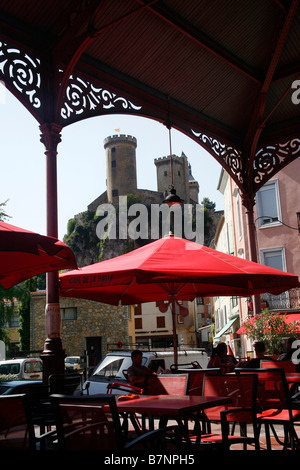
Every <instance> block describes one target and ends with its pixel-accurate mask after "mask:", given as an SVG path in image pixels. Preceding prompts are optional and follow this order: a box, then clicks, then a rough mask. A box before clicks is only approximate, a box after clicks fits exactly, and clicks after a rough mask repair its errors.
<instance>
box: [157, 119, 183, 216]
mask: <svg viewBox="0 0 300 470" xmlns="http://www.w3.org/2000/svg"><path fill="white" fill-rule="evenodd" d="M168 129H169V144H170V168H171V185H170V186H169V188H168V189H169V194H168V196H167V197H166V198H165V199H164V200H163V201H162V202H163V204H167V205H168V206H169V207H170V206H175V205H182V204H183V202H184V201H183V200H182V199H180V197H179V196H178V195H177V194H176V189H175V188H174V182H173V160H172V140H171V127H168Z"/></svg>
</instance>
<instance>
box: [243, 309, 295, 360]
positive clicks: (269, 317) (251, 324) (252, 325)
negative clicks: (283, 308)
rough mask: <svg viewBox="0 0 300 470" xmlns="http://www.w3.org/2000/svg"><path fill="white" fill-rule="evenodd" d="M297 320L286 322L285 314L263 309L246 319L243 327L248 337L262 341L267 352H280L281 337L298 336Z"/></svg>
mask: <svg viewBox="0 0 300 470" xmlns="http://www.w3.org/2000/svg"><path fill="white" fill-rule="evenodd" d="M299 326H300V325H299V322H298V321H295V322H292V323H289V324H288V323H286V321H285V315H280V314H278V313H271V312H269V310H268V309H264V310H263V311H262V312H261V313H259V314H257V315H255V316H254V317H252V318H251V319H249V320H247V321H246V322H245V323H244V324H243V327H244V328H245V333H246V335H247V336H248V338H250V339H252V340H257V341H263V343H264V344H265V346H266V348H267V352H268V353H269V354H278V353H281V352H282V342H283V338H286V337H289V336H294V337H296V338H297V337H298V336H299Z"/></svg>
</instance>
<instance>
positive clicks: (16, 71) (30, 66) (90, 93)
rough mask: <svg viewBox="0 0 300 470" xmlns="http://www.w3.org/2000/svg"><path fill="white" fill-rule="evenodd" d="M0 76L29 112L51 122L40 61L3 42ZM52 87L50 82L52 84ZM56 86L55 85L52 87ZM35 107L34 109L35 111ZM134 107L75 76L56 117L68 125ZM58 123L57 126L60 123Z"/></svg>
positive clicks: (134, 109)
mask: <svg viewBox="0 0 300 470" xmlns="http://www.w3.org/2000/svg"><path fill="white" fill-rule="evenodd" d="M0 77H2V78H3V81H4V82H5V83H7V85H8V86H9V87H10V88H11V90H12V91H13V92H14V94H16V95H17V96H19V97H20V99H21V100H22V101H23V103H25V104H26V106H27V108H28V109H29V110H30V111H33V113H34V114H35V115H38V116H40V118H43V120H45V119H46V121H47V122H48V121H49V122H52V121H53V119H54V117H53V116H48V117H47V116H45V110H47V105H46V99H47V97H46V96H43V92H42V88H43V87H42V84H43V83H42V82H44V83H46V80H47V77H44V76H43V73H42V67H41V62H40V60H39V59H38V58H36V57H31V56H30V55H29V53H26V52H25V51H23V50H20V49H18V48H16V47H15V46H11V45H8V44H7V43H4V42H1V41H0ZM50 86H51V83H50ZM52 86H53V84H52ZM33 108H34V109H33ZM43 108H45V109H43ZM141 109H142V107H141V106H138V105H135V104H134V103H133V102H132V101H129V100H128V99H126V98H125V97H123V96H118V95H117V94H116V93H114V92H112V91H110V90H108V89H107V88H103V87H99V86H96V85H94V84H93V83H91V82H89V81H87V80H85V79H83V78H81V77H79V76H76V75H71V76H70V78H69V82H68V85H67V88H66V92H65V94H64V98H63V102H62V105H61V109H60V116H57V119H58V120H59V121H60V122H59V123H61V124H64V125H67V124H69V123H71V122H74V121H79V120H81V119H84V118H87V117H90V116H92V115H93V116H97V115H101V114H105V113H109V112H110V113H111V112H115V113H122V112H123V113H124V112H127V113H129V112H131V111H132V112H134V113H136V112H138V111H140V110H141ZM59 123H58V124H59Z"/></svg>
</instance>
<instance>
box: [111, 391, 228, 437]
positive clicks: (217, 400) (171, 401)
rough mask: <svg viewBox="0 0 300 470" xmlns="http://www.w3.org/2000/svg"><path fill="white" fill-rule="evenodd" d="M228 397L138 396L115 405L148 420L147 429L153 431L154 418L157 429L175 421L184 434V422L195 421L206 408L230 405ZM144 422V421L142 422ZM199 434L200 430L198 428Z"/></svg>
mask: <svg viewBox="0 0 300 470" xmlns="http://www.w3.org/2000/svg"><path fill="white" fill-rule="evenodd" d="M231 402H232V399H231V398H230V397H217V396H189V395H184V396H175V395H154V396H140V397H139V398H134V399H129V400H126V401H121V402H118V403H117V406H118V411H119V412H120V413H122V414H124V413H126V414H128V415H130V416H133V414H138V415H142V417H143V418H145V417H147V418H149V428H150V430H151V429H154V418H158V419H159V427H164V426H165V425H166V423H167V421H168V420H169V419H171V420H175V421H176V422H177V423H178V425H179V426H180V427H181V430H182V432H183V435H184V434H186V431H187V427H186V420H188V419H190V418H191V419H193V420H197V418H199V416H200V414H201V413H202V412H203V411H204V410H206V409H207V408H212V407H214V406H220V405H226V404H230V403H231ZM143 421H144V420H143ZM198 430H199V432H200V428H198Z"/></svg>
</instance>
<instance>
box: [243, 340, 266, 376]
mask: <svg viewBox="0 0 300 470" xmlns="http://www.w3.org/2000/svg"><path fill="white" fill-rule="evenodd" d="M254 350H255V356H256V357H255V358H254V359H250V360H249V361H241V362H239V363H238V364H237V365H236V367H245V368H248V367H249V368H250V369H259V368H260V361H261V360H263V359H267V360H268V361H269V360H272V359H271V358H270V357H266V356H265V352H266V346H265V344H264V343H263V342H262V341H256V343H254Z"/></svg>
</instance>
